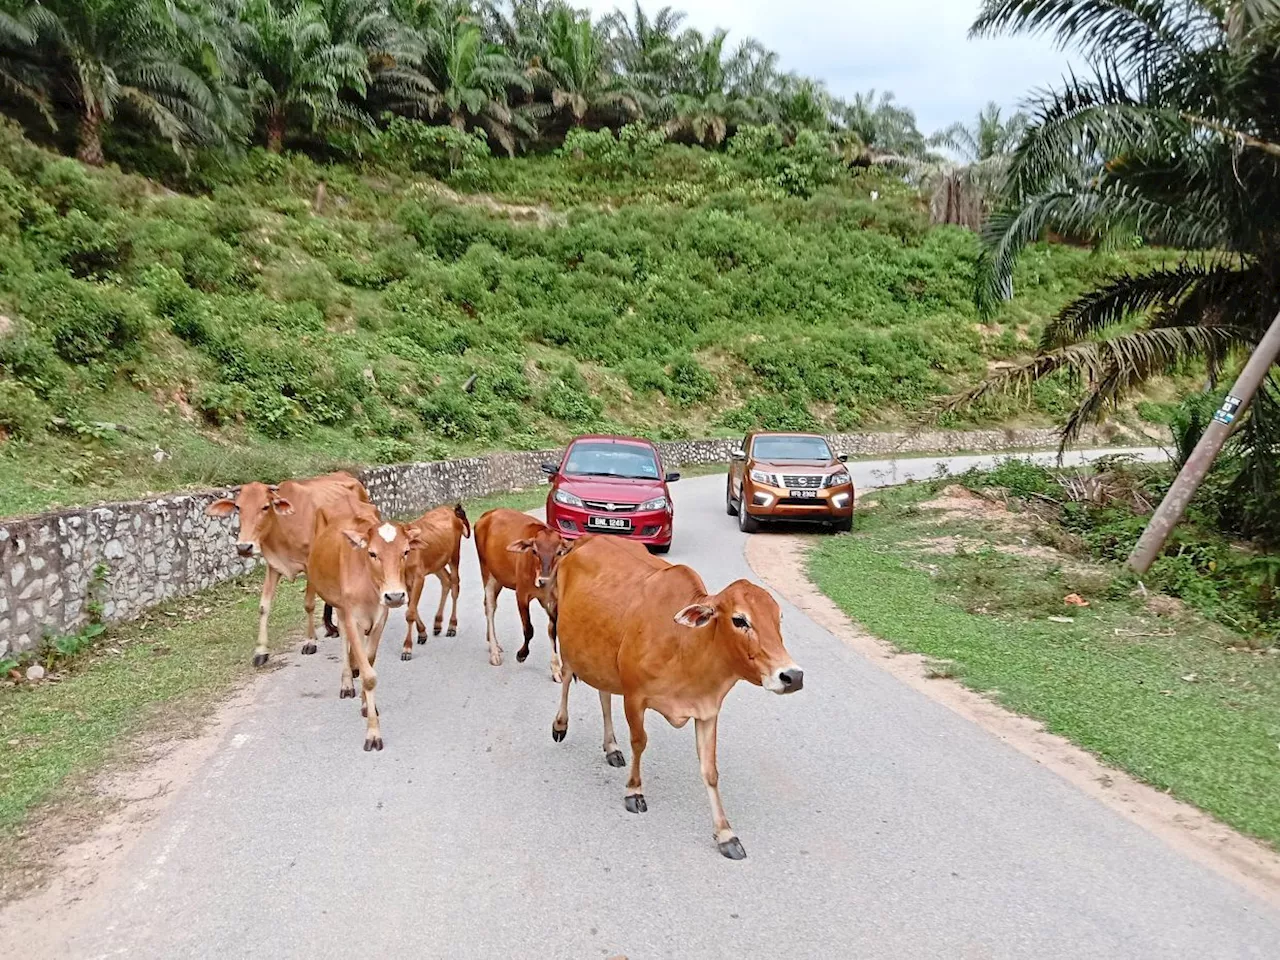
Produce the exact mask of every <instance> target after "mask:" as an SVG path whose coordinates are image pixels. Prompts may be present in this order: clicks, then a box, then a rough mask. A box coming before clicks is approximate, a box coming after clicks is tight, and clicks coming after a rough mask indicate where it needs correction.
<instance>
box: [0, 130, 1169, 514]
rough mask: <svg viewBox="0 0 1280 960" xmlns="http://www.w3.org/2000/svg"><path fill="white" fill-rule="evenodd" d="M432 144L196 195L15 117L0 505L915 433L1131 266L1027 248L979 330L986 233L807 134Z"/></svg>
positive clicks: (390, 137) (283, 161)
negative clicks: (790, 139)
mask: <svg viewBox="0 0 1280 960" xmlns="http://www.w3.org/2000/svg"><path fill="white" fill-rule="evenodd" d="M436 129H437V130H438V129H439V128H436ZM417 136H418V131H415V130H413V129H412V128H410V127H408V126H397V125H393V129H392V131H391V132H389V133H386V134H383V135H382V136H381V137H379V138H378V140H377V141H376V142H374V143H372V144H371V145H370V147H369V149H368V151H367V153H366V155H367V156H368V157H369V158H370V159H369V160H368V162H367V164H366V165H365V166H364V167H362V168H359V169H357V168H352V167H342V166H331V167H325V166H321V165H318V164H316V163H315V162H313V161H311V160H308V159H306V158H305V157H280V156H276V155H271V154H267V153H264V152H262V151H254V152H253V153H251V154H250V155H249V156H248V158H247V159H245V160H243V161H240V162H236V163H233V164H229V165H228V164H227V163H225V162H224V163H220V165H219V166H218V167H217V168H216V169H214V170H200V171H197V172H196V173H195V174H193V176H192V180H193V181H194V182H197V183H199V184H200V186H201V187H202V189H203V190H204V192H203V193H201V194H199V195H188V194H179V193H176V192H173V191H172V190H169V189H166V188H164V187H162V186H159V185H158V184H157V183H155V182H152V181H149V180H146V179H143V178H141V177H138V176H132V175H125V174H122V173H120V172H119V171H117V170H111V169H108V170H96V169H91V168H88V167H85V166H82V165H81V164H79V163H78V162H76V161H74V160H69V159H65V158H61V157H58V156H56V155H54V154H50V153H46V152H45V151H43V150H41V149H38V148H36V147H34V146H32V145H31V144H29V143H28V142H27V141H25V140H24V139H22V137H21V136H20V135H19V134H18V133H16V132H14V131H13V130H10V129H6V130H4V131H3V134H2V136H0V312H3V314H4V319H3V320H0V438H2V439H0V475H3V480H2V481H0V512H3V513H12V512H19V511H30V510H35V509H40V508H43V507H45V506H48V505H52V504H55V503H66V502H75V501H85V500H91V499H95V498H103V497H112V496H124V495H132V494H135V493H139V492H142V491H144V490H148V489H150V490H160V489H166V488H169V487H173V486H179V485H183V484H192V483H202V484H203V483H214V482H235V481H240V480H244V479H247V478H250V477H261V476H267V477H278V476H282V475H286V474H288V473H293V472H301V471H306V470H319V469H323V468H326V467H331V466H333V465H337V464H351V463H369V462H382V461H395V460H405V459H423V458H432V457H438V456H441V455H443V454H446V453H448V452H452V451H461V450H476V449H484V448H495V447H508V448H509V447H530V446H534V445H539V444H544V443H547V442H549V441H555V440H559V439H563V438H565V437H567V436H569V435H571V434H573V433H574V432H577V431H582V430H588V429H616V430H625V431H630V432H638V433H642V434H647V435H650V436H654V437H678V436H684V435H690V434H694V435H697V434H708V433H717V432H725V431H740V430H743V429H745V428H747V427H750V426H753V425H765V426H776V427H810V426H822V427H829V428H835V429H842V430H843V429H851V428H863V427H877V426H884V425H890V424H897V423H902V422H906V421H911V420H914V419H917V418H919V417H920V416H921V415H922V414H923V413H924V412H926V411H927V410H928V408H929V407H930V405H931V403H932V401H934V400H935V399H936V398H937V397H938V396H940V395H942V394H945V393H946V392H948V391H949V390H951V389H952V388H953V387H954V386H955V385H956V384H958V383H962V382H963V383H968V382H971V381H972V380H973V378H974V376H975V375H977V374H979V373H982V372H983V371H985V370H986V369H987V368H988V365H989V364H991V363H993V362H998V361H1000V360H1001V359H1003V358H1007V357H1011V356H1014V355H1016V354H1018V353H1019V352H1020V351H1022V350H1024V348H1025V345H1026V344H1027V343H1028V339H1027V338H1028V337H1031V338H1034V337H1035V336H1036V335H1037V332H1038V327H1039V324H1040V323H1041V321H1042V320H1043V319H1044V318H1045V317H1046V316H1048V315H1049V313H1051V311H1052V310H1053V309H1055V308H1056V307H1057V306H1059V305H1060V304H1061V303H1063V302H1064V301H1065V300H1066V298H1067V297H1068V296H1069V295H1071V294H1072V293H1074V292H1076V291H1078V290H1080V289H1081V288H1082V286H1083V285H1084V284H1085V283H1088V282H1090V281H1091V280H1093V279H1095V278H1097V277H1098V276H1101V275H1102V274H1104V273H1106V272H1114V271H1115V270H1116V269H1117V267H1118V266H1119V265H1120V264H1119V262H1118V260H1117V257H1116V256H1114V255H1107V256H1094V255H1091V254H1090V253H1089V252H1088V251H1085V250H1081V249H1075V248H1069V247H1063V246H1054V247H1044V248H1041V249H1038V250H1036V251H1034V252H1033V253H1032V254H1031V255H1029V256H1027V257H1025V258H1024V260H1023V263H1022V266H1021V267H1020V273H1019V275H1018V276H1017V278H1016V279H1015V290H1016V292H1017V294H1018V296H1017V299H1016V300H1014V301H1013V302H1012V303H1011V304H1009V305H1008V306H1007V307H1006V308H1005V311H1004V313H1003V315H1002V316H1000V317H999V318H997V322H996V323H989V324H987V325H979V324H978V323H977V320H976V315H975V312H974V309H973V307H972V282H973V281H972V275H973V270H972V267H973V262H974V259H975V257H976V255H977V252H978V244H977V241H976V239H975V238H974V237H973V235H971V234H969V233H967V232H965V231H962V230H959V229H955V228H941V229H930V228H928V227H927V226H926V222H925V219H924V216H923V214H922V213H921V212H920V210H919V201H918V199H917V197H916V196H915V194H914V193H913V191H912V190H911V189H910V188H909V187H907V186H905V185H904V184H903V183H902V182H901V181H898V180H894V179H892V178H889V177H882V176H880V175H878V174H876V173H874V172H866V171H861V172H860V171H854V172H852V173H850V172H848V171H847V170H845V169H844V168H843V167H841V166H838V165H833V163H832V161H831V159H830V157H829V155H828V154H826V153H824V152H822V151H820V150H815V151H810V152H806V149H805V143H804V138H801V139H800V140H799V141H797V143H796V145H795V146H793V147H783V146H781V143H780V141H778V140H776V139H773V138H770V137H769V136H768V135H767V132H766V133H765V134H759V133H758V131H753V130H752V129H751V128H747V130H746V131H745V132H744V133H740V134H739V135H738V136H739V137H743V136H746V137H749V138H754V139H750V140H749V141H744V142H743V143H742V144H739V149H736V150H735V149H734V145H733V144H731V145H730V149H729V150H728V151H727V152H725V153H722V154H712V153H707V152H704V151H701V150H698V149H694V148H685V147H678V146H662V145H660V144H659V143H658V142H657V141H656V140H654V141H650V142H645V141H644V138H643V137H642V136H639V135H638V134H637V135H634V136H630V137H629V138H625V142H623V143H619V142H618V141H616V140H615V139H614V138H613V135H612V134H610V133H608V132H607V131H606V132H603V133H601V134H584V135H582V136H580V137H575V138H571V139H570V144H569V146H568V147H567V148H566V150H565V151H564V153H563V155H562V156H545V157H533V158H528V159H518V160H514V161H511V160H502V161H497V160H492V159H487V158H484V157H481V156H479V154H478V152H477V151H473V150H471V149H470V148H469V146H468V144H466V143H455V142H450V143H445V141H446V140H449V137H448V136H444V137H442V136H441V135H440V134H438V133H433V134H430V135H429V136H428V137H427V138H426V142H420V141H419V140H418V139H415V137H417ZM743 147H749V149H744V148H743ZM413 168H417V170H419V171H421V170H430V171H431V172H435V173H438V174H442V175H450V171H451V183H450V185H449V186H444V185H443V184H441V183H440V182H439V181H436V180H433V179H431V178H430V177H428V176H426V175H425V174H424V173H421V172H415V170H414V169H413ZM321 183H323V187H320V184H321ZM318 188H319V189H318ZM495 197H498V198H501V199H495ZM517 203H518V204H519V205H517ZM1125 258H1126V259H1127V260H1129V261H1131V262H1132V265H1134V266H1137V267H1140V266H1141V265H1142V263H1143V262H1144V261H1146V260H1154V259H1158V255H1157V254H1154V253H1143V254H1136V253H1128V254H1125ZM1067 394H1068V387H1067V385H1066V384H1065V383H1058V382H1045V383H1041V384H1038V385H1037V386H1036V388H1035V390H1034V392H1033V395H1032V397H1030V398H1029V399H1028V400H1025V401H1019V404H1020V408H1019V407H1015V405H1014V402H1013V401H1003V402H1004V403H1005V404H1006V405H1005V406H1003V407H1000V408H996V407H988V408H986V409H984V410H982V411H980V412H979V413H976V414H974V416H975V417H981V418H985V419H987V420H989V421H1006V420H1008V419H1010V418H1013V417H1015V416H1020V417H1023V418H1024V419H1025V418H1026V417H1028V416H1030V417H1036V416H1037V415H1041V416H1043V415H1049V414H1053V413H1056V412H1058V411H1060V410H1061V409H1062V407H1063V405H1064V403H1065V402H1066V401H1067V399H1068V397H1067Z"/></svg>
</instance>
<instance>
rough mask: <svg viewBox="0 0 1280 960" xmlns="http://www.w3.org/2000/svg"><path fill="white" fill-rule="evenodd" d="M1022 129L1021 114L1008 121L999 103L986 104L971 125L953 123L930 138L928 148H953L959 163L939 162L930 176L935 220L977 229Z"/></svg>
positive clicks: (1002, 177) (1011, 116) (1023, 122)
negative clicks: (934, 172)
mask: <svg viewBox="0 0 1280 960" xmlns="http://www.w3.org/2000/svg"><path fill="white" fill-rule="evenodd" d="M1026 128H1027V118H1026V115H1025V114H1023V113H1021V112H1015V113H1012V114H1010V115H1009V117H1008V118H1007V119H1006V118H1005V117H1004V116H1003V115H1002V112H1001V110H1000V107H999V105H997V104H995V103H988V104H987V105H986V106H985V107H983V108H982V109H981V110H980V111H978V115H977V117H976V118H974V122H973V123H972V124H963V123H955V124H952V125H951V126H950V127H948V128H947V129H945V130H943V131H941V132H940V133H938V134H935V135H934V136H933V137H931V138H930V139H929V143H930V145H931V146H934V147H943V148H945V149H947V150H949V151H951V153H952V155H953V156H954V157H955V158H956V160H957V161H958V162H946V163H942V164H940V165H939V166H938V168H937V172H936V174H935V175H934V176H932V177H931V178H929V179H930V180H932V181H933V183H932V191H931V192H932V197H931V201H930V206H931V208H932V210H931V212H932V218H933V222H934V223H953V224H959V225H961V226H965V227H969V228H970V229H973V230H977V229H980V227H981V226H982V222H983V220H984V219H985V218H986V216H987V213H988V212H989V209H988V208H989V204H990V201H991V198H992V197H993V196H995V195H996V194H997V193H998V192H999V190H1000V187H1001V185H1002V184H1003V183H1004V176H1005V171H1006V170H1008V167H1009V161H1010V159H1011V157H1012V156H1013V151H1014V148H1015V147H1017V145H1018V142H1019V141H1020V140H1021V139H1022V135H1023V133H1024V131H1025V130H1026Z"/></svg>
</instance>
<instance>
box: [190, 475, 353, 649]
mask: <svg viewBox="0 0 1280 960" xmlns="http://www.w3.org/2000/svg"><path fill="white" fill-rule="evenodd" d="M348 498H354V499H355V500H357V501H359V502H361V503H368V502H369V494H368V493H367V492H366V491H365V488H364V487H363V486H362V485H361V483H360V481H359V480H357V479H356V478H355V477H353V476H351V474H349V473H342V472H338V473H329V474H325V475H324V476H322V477H312V478H311V479H309V480H286V481H285V482H284V483H282V484H280V485H279V486H274V485H268V484H265V483H246V484H245V485H244V486H242V487H241V488H240V490H239V492H238V493H237V494H236V497H235V499H234V500H232V499H229V498H224V499H222V500H215V501H214V502H213V503H211V504H210V505H209V507H208V508H207V509H206V510H205V512H206V513H207V514H208V515H209V516H211V517H229V516H231V515H232V514H233V513H234V514H238V516H239V530H238V532H237V534H236V552H237V553H239V554H240V556H242V557H246V558H248V557H252V556H254V555H255V554H260V555H261V556H262V559H263V560H265V561H266V566H267V571H266V576H265V578H264V579H263V582H262V598H261V600H260V601H259V603H258V643H257V646H256V647H254V650H253V665H254V666H255V667H261V666H263V665H264V664H265V663H266V662H267V656H268V653H267V620H268V618H269V617H270V615H271V604H272V601H274V600H275V596H276V587H278V586H279V584H280V578H281V577H284V578H285V579H287V580H290V581H292V580H295V579H297V577H298V575H299V574H305V573H306V572H307V557H308V556H309V555H310V553H311V538H312V535H313V533H314V531H315V515H316V510H317V509H318V508H320V507H325V506H328V507H330V508H332V507H334V506H335V505H337V504H341V503H343V502H344V501H346V500H347V499H348ZM305 606H306V611H307V640H306V643H304V644H303V647H302V652H303V653H315V652H316V641H317V639H318V637H317V635H316V621H315V606H316V603H315V591H314V590H313V589H312V587H311V584H310V581H308V583H307V592H306V600H305ZM324 623H325V627H326V628H327V630H326V632H327V633H328V635H329V636H337V629H336V628H335V627H334V625H333V621H332V619H331V610H330V608H329V605H328V604H325V609H324Z"/></svg>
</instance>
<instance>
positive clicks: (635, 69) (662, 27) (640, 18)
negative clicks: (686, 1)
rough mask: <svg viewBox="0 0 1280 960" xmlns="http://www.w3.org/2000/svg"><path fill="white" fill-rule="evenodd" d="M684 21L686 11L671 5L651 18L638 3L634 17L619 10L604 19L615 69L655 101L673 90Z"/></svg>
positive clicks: (602, 22) (603, 22)
mask: <svg viewBox="0 0 1280 960" xmlns="http://www.w3.org/2000/svg"><path fill="white" fill-rule="evenodd" d="M684 20H685V14H684V13H683V12H682V11H679V10H674V9H672V8H671V7H663V8H662V9H660V10H659V11H658V12H657V13H656V14H654V15H653V16H652V17H650V16H649V15H648V14H646V13H645V12H644V10H643V9H642V8H641V6H640V4H639V3H638V2H637V3H636V5H635V13H634V14H633V16H632V17H631V19H630V20H628V19H627V15H626V14H625V13H623V12H622V10H620V9H615V10H614V11H613V13H611V14H609V15H608V16H607V17H605V18H604V19H603V20H602V21H601V26H602V27H603V28H604V29H605V30H606V31H607V32H608V34H609V37H610V46H611V48H612V52H613V58H614V68H615V69H616V70H617V72H619V73H621V74H623V75H624V76H626V77H627V78H628V80H629V81H630V82H631V83H632V85H634V86H635V87H636V88H637V89H638V90H640V91H642V92H643V93H645V94H646V95H648V96H649V97H650V98H652V99H654V100H655V101H656V99H657V98H658V97H661V96H663V95H664V94H667V93H670V92H671V91H672V89H673V82H674V79H675V76H676V73H677V68H678V64H679V62H680V35H679V30H680V26H681V24H683V23H684Z"/></svg>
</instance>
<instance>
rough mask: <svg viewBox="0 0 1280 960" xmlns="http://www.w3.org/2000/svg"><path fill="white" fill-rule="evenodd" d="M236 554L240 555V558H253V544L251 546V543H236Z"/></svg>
mask: <svg viewBox="0 0 1280 960" xmlns="http://www.w3.org/2000/svg"><path fill="white" fill-rule="evenodd" d="M236 553H238V554H240V556H242V557H252V556H253V544H252V543H237V544H236Z"/></svg>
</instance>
